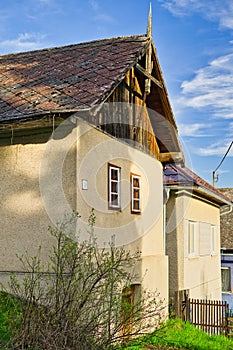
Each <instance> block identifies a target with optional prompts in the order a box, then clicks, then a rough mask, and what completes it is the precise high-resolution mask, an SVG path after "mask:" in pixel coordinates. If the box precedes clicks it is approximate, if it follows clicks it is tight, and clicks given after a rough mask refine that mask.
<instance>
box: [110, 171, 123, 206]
mask: <svg viewBox="0 0 233 350" xmlns="http://www.w3.org/2000/svg"><path fill="white" fill-rule="evenodd" d="M120 182H121V168H120V167H118V166H115V165H112V164H108V207H109V209H116V210H119V209H120V208H121V188H120Z"/></svg>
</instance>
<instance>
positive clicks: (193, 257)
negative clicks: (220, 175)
mask: <svg viewBox="0 0 233 350" xmlns="http://www.w3.org/2000/svg"><path fill="white" fill-rule="evenodd" d="M164 192H165V207H166V209H165V210H166V224H167V225H166V254H167V255H168V256H169V296H170V299H171V300H172V302H173V303H174V305H176V303H177V302H178V301H179V295H180V293H181V294H182V291H186V293H187V294H188V295H189V297H190V298H197V299H217V300H221V273H220V272H221V268H220V209H221V208H224V210H225V209H227V210H228V209H229V206H231V201H230V199H229V198H228V197H226V196H224V195H223V194H222V193H221V192H219V191H218V190H217V189H215V188H214V187H212V186H211V185H210V184H208V183H207V182H206V181H204V180H203V179H201V178H200V177H199V176H197V175H196V174H194V173H193V172H192V171H191V170H190V169H188V168H187V167H182V166H179V165H175V164H167V165H166V166H165V168H164Z"/></svg>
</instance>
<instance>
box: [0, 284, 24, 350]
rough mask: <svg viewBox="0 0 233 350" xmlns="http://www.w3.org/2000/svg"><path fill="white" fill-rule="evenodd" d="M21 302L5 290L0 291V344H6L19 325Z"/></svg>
mask: <svg viewBox="0 0 233 350" xmlns="http://www.w3.org/2000/svg"><path fill="white" fill-rule="evenodd" d="M21 313H22V302H21V301H20V300H19V299H18V298H16V297H14V296H12V295H11V294H8V293H6V292H2V291H1V292H0V346H1V347H3V346H4V345H6V344H7V343H8V342H9V340H10V338H12V337H13V336H14V333H15V332H16V331H17V329H18V327H19V322H20V321H19V320H20V317H21Z"/></svg>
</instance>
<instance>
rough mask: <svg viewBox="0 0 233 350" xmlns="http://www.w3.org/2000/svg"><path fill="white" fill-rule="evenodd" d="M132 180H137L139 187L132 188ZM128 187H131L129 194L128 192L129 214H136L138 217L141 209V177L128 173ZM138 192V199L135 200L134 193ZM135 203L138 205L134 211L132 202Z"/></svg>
mask: <svg viewBox="0 0 233 350" xmlns="http://www.w3.org/2000/svg"><path fill="white" fill-rule="evenodd" d="M134 179H138V180H139V187H136V186H134ZM130 187H131V192H130V196H131V214H138V215H140V214H141V212H142V208H141V176H140V175H138V174H134V173H130ZM135 189H136V190H138V194H139V197H138V198H135V197H134V191H135ZM135 201H137V202H138V203H139V208H138V209H135V207H134V202H135Z"/></svg>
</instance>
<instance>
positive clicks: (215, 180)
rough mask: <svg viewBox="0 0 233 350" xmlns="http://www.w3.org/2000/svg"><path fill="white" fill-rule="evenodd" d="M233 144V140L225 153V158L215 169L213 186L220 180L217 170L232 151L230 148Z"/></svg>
mask: <svg viewBox="0 0 233 350" xmlns="http://www.w3.org/2000/svg"><path fill="white" fill-rule="evenodd" d="M232 145H233V141H231V144H230V146H229V147H228V149H227V151H226V153H225V154H224V157H223V159H222V160H221V162H220V163H219V165H218V166H217V168H216V169H215V170H214V171H213V186H214V187H215V185H216V182H217V181H218V176H216V171H217V170H218V169H219V168H220V166H221V165H222V163H223V161H224V159H225V158H226V156H227V155H228V153H229V152H230V149H231V147H232Z"/></svg>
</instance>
